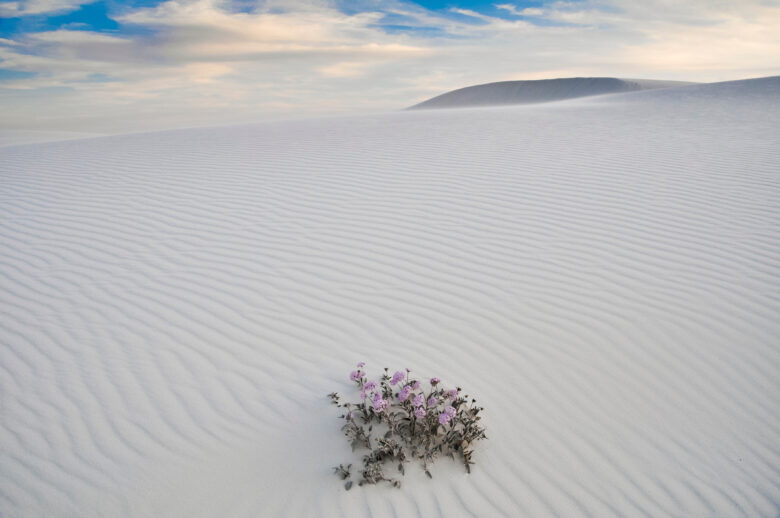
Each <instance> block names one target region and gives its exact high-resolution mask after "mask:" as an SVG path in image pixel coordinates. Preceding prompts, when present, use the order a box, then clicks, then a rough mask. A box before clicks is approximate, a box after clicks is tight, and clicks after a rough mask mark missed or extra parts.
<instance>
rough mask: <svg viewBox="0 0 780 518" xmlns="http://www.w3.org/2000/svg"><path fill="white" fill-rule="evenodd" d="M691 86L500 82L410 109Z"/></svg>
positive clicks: (580, 80)
mask: <svg viewBox="0 0 780 518" xmlns="http://www.w3.org/2000/svg"><path fill="white" fill-rule="evenodd" d="M690 84H694V83H687V82H683V81H660V80H653V79H618V78H616V77H567V78H561V79H539V80H531V81H499V82H497V83H486V84H482V85H474V86H467V87H465V88H458V89H457V90H452V91H450V92H445V93H443V94H441V95H437V96H436V97H432V98H431V99H427V100H425V101H423V102H421V103H418V104H415V105H414V106H411V107H409V108H408V109H410V110H422V109H431V108H464V107H469V106H502V105H509V104H534V103H545V102H551V101H562V100H564V99H576V98H580V97H590V96H596V95H606V94H615V93H621V92H637V91H640V90H653V89H657V88H670V87H678V86H683V85H690Z"/></svg>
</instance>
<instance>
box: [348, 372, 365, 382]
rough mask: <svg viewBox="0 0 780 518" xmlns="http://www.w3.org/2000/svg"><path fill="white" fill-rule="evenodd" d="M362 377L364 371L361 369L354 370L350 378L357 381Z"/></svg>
mask: <svg viewBox="0 0 780 518" xmlns="http://www.w3.org/2000/svg"><path fill="white" fill-rule="evenodd" d="M362 377H363V371H360V370H357V371H352V372H350V373H349V379H351V380H352V381H357V380H359V379H360V378H362Z"/></svg>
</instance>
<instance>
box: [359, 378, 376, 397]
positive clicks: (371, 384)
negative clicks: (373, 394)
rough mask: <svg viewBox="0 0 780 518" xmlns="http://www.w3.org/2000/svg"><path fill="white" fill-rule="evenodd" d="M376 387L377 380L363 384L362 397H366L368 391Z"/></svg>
mask: <svg viewBox="0 0 780 518" xmlns="http://www.w3.org/2000/svg"><path fill="white" fill-rule="evenodd" d="M375 388H376V381H368V382H366V384H365V385H363V390H361V391H360V397H363V398H364V397H366V392H369V391H371V390H374V389H375Z"/></svg>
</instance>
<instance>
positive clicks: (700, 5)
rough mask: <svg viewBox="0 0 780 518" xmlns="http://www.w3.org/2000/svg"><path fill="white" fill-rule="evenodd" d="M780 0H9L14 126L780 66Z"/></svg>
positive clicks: (1, 84) (378, 106)
mask: <svg viewBox="0 0 780 518" xmlns="http://www.w3.org/2000/svg"><path fill="white" fill-rule="evenodd" d="M778 27H780V0H575V1H547V0H536V1H531V0H527V1H518V0H515V1H513V0H496V1H486V0H471V1H469V0H428V1H417V2H413V1H409V0H353V1H339V0H333V1H319V0H283V1H277V0H268V1H264V0H96V1H91V0H13V1H4V0H0V129H6V130H19V129H26V130H52V131H54V130H57V131H81V132H95V133H117V132H124V131H144V130H154V129H165V128H176V127H188V126H203V125H212V124H231V123H244V122H254V121H265V120H278V119H286V118H301V117H319V116H324V115H334V114H339V115H341V114H344V115H351V114H359V113H379V112H383V111H390V110H398V109H401V108H404V107H406V106H410V105H412V104H415V103H417V102H419V101H422V100H425V99H427V98H429V97H432V96H435V95H438V94H441V93H444V92H446V91H448V90H452V89H455V88H460V87H464V86H469V85H473V84H480V83H487V82H492V81H504V80H512V79H545V78H557V77H577V76H609V77H623V78H645V79H673V80H683V81H702V82H711V81H726V80H733V79H744V78H749V77H763V76H771V75H779V74H780V30H778V29H777V28H778Z"/></svg>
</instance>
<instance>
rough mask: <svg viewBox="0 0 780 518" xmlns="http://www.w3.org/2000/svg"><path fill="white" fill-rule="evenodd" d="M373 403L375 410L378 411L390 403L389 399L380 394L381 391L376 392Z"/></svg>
mask: <svg viewBox="0 0 780 518" xmlns="http://www.w3.org/2000/svg"><path fill="white" fill-rule="evenodd" d="M371 403H372V404H373V405H374V410H376V411H377V412H381V411H382V410H384V409H385V408H387V404H388V403H387V401H385V400H384V399H382V394H380V393H379V392H377V393H376V394H374V398H373V400H372V401H371Z"/></svg>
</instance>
